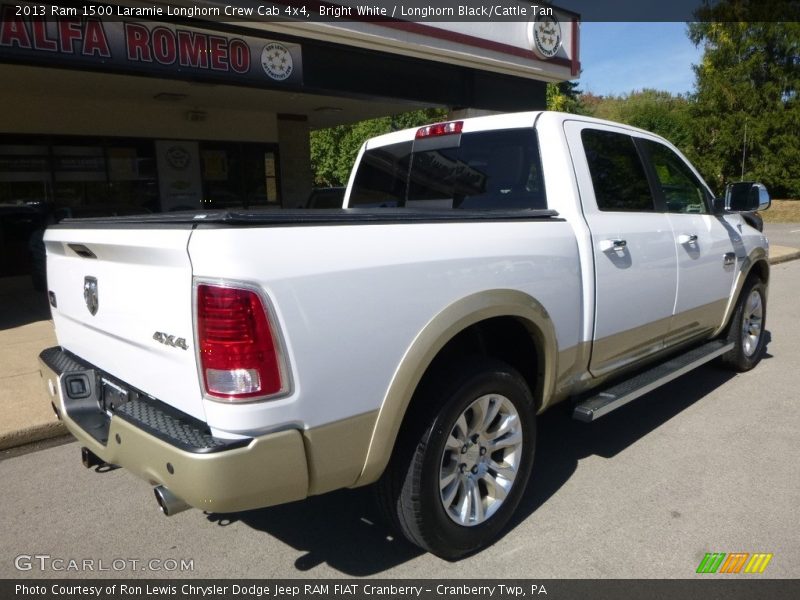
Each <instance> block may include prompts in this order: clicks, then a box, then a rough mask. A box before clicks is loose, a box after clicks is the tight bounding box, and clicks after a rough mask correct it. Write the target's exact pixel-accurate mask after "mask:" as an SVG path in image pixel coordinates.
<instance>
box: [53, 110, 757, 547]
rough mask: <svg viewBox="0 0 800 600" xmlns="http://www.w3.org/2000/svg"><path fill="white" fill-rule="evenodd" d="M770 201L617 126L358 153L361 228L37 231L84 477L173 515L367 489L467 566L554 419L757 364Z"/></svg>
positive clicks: (424, 136)
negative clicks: (758, 225) (696, 373)
mask: <svg viewBox="0 0 800 600" xmlns="http://www.w3.org/2000/svg"><path fill="white" fill-rule="evenodd" d="M768 205H769V197H768V195H767V193H766V190H765V189H764V188H763V186H760V185H759V184H750V183H743V184H735V185H733V186H729V188H728V190H727V193H726V196H725V198H715V197H714V195H713V194H712V193H711V191H710V190H709V188H708V186H707V185H706V184H705V183H704V182H703V180H702V178H701V177H700V176H699V175H698V173H697V171H696V170H695V169H694V168H693V167H692V166H691V164H690V163H689V162H688V161H687V160H686V159H685V158H684V157H683V156H682V155H681V153H680V152H678V151H677V150H676V149H675V148H674V147H673V146H672V145H670V144H669V143H668V142H666V141H665V140H663V139H661V138H659V137H658V136H655V135H652V134H650V133H647V132H645V131H641V130H638V129H634V128H631V127H627V126H623V125H618V124H614V123H609V122H605V121H599V120H594V119H590V118H584V117H578V116H574V115H565V114H559V113H548V112H530V113H520V114H509V115H498V116H489V117H481V118H475V119H465V120H463V121H453V122H448V123H438V124H434V125H430V126H427V127H423V128H420V129H418V130H408V131H399V132H396V133H391V134H388V135H385V136H382V137H378V138H375V139H371V140H369V141H367V142H366V144H364V146H363V148H362V150H361V152H360V154H359V157H358V161H357V163H356V165H355V168H354V170H353V173H352V175H351V178H350V182H349V185H348V187H347V192H346V195H345V207H346V208H345V209H334V210H330V211H308V210H307V211H299V210H298V211H256V210H254V211H240V212H236V211H227V212H207V213H202V214H196V213H194V214H187V213H173V214H159V215H148V216H142V217H121V218H113V219H87V220H73V221H65V222H64V223H62V224H61V225H58V226H55V227H51V228H50V229H48V230H47V233H46V235H45V244H46V249H47V278H48V282H49V296H50V304H51V306H52V314H53V320H54V323H55V328H56V333H57V336H58V342H59V344H60V346H58V347H55V348H51V349H48V350H45V351H44V352H43V353H42V355H41V365H42V376H43V379H44V382H45V384H46V387H47V389H48V393H49V396H50V399H51V401H52V403H53V407H54V409H55V411H56V413H57V414H58V416H59V417H60V418H61V419H63V421H64V423H65V424H66V426H67V428H68V429H69V430H70V431H71V432H72V434H73V435H74V436H75V437H76V438H77V439H78V440H79V441H80V443H81V445H82V447H83V461H84V464H85V465H86V466H95V465H101V464H113V465H119V466H121V467H124V468H126V469H128V470H130V471H131V472H133V473H135V474H136V475H138V476H139V477H141V478H143V479H145V480H146V481H148V482H149V483H150V484H151V485H153V486H155V493H156V498H157V499H158V502H159V505H160V506H161V508H162V510H163V512H164V513H166V514H167V515H170V514H174V513H176V512H178V511H180V510H183V509H185V508H188V507H190V506H191V507H196V508H200V509H203V510H206V511H215V512H233V511H241V510H246V509H252V508H256V507H264V506H269V505H274V504H278V503H283V502H289V501H293V500H299V499H302V498H306V497H307V496H310V495H313V494H321V493H324V492H328V491H330V490H334V489H337V488H346V487H357V486H364V485H367V484H375V483H377V486H376V489H377V490H378V492H379V493H378V497H379V499H380V501H381V504H382V505H383V506H384V508H385V509H386V512H387V514H388V515H389V518H390V520H391V521H392V522H393V524H394V525H395V526H396V527H397V528H398V529H399V530H400V532H402V533H403V534H404V535H405V536H406V537H407V538H408V539H409V540H410V541H412V542H414V543H416V544H418V545H419V546H421V547H423V548H425V549H428V550H430V551H431V552H434V553H436V554H437V555H439V556H442V557H446V558H450V559H453V558H458V557H461V556H464V555H466V554H468V553H471V552H474V551H476V550H478V549H480V548H482V547H484V546H486V545H487V544H489V543H491V542H492V541H493V540H494V539H496V538H497V536H498V535H499V534H500V532H501V530H502V529H503V528H504V526H505V525H506V524H507V523H508V521H509V518H510V516H511V515H512V513H513V511H514V510H515V508H516V507H517V505H518V503H519V501H520V498H521V496H522V494H523V492H524V491H525V487H526V485H527V483H528V476H529V473H530V471H531V466H532V464H533V456H534V447H535V444H536V429H535V420H536V415H538V414H540V413H541V412H542V411H544V410H546V409H548V408H550V407H551V406H553V405H554V404H556V403H558V402H561V401H565V400H569V401H571V402H572V403H573V404H574V408H573V410H574V413H573V414H574V416H575V418H578V419H581V420H584V421H591V420H593V419H596V418H598V417H600V416H602V415H603V414H605V413H607V412H609V411H611V410H614V409H616V408H618V407H619V406H622V405H624V404H625V403H627V402H629V401H631V400H633V399H634V398H636V397H638V396H641V395H643V394H645V393H646V392H647V391H649V390H651V389H653V388H654V387H656V386H658V385H660V384H662V383H664V382H666V381H669V380H671V379H673V378H675V377H677V376H679V375H680V374H682V373H685V372H687V371H688V370H690V369H692V368H695V367H697V366H699V365H701V364H703V363H705V362H708V361H710V360H711V359H714V358H716V357H719V358H720V360H721V361H722V362H724V363H725V364H727V365H729V366H731V367H733V368H735V369H737V370H747V369H750V368H752V367H754V366H755V365H756V364H757V363H758V361H759V359H760V358H761V356H762V353H763V350H764V345H765V341H766V332H765V330H764V324H765V316H766V301H767V285H768V282H769V266H768V260H767V257H768V245H767V240H766V238H765V237H764V235H762V234H761V232H760V231H758V230H757V229H755V228H753V227H752V226H751V225H749V224H748V219H747V218H746V217H747V214H746V212H745V211H751V210H755V209H764V208H766V207H767V206H768ZM534 481H535V478H534ZM534 485H535V483H534Z"/></svg>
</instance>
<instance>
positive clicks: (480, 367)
mask: <svg viewBox="0 0 800 600" xmlns="http://www.w3.org/2000/svg"><path fill="white" fill-rule="evenodd" d="M415 405H416V406H422V407H424V408H423V410H422V411H420V412H419V413H418V415H415V416H416V417H417V422H416V423H414V424H411V426H410V427H409V428H408V429H407V431H405V432H404V436H403V438H402V439H401V440H399V442H398V444H399V445H398V448H397V449H396V451H395V454H394V456H393V457H392V461H391V462H390V464H389V467H388V468H387V472H386V473H385V474H384V476H383V478H382V480H381V482H379V491H380V493H381V498H382V500H383V506H384V509H385V510H387V511H388V512H389V517H390V520H391V521H392V522H393V523H394V524H395V525H396V526H397V528H398V529H399V530H400V532H401V533H402V534H403V535H404V536H405V537H406V538H407V539H409V540H410V541H411V542H413V543H415V544H417V545H418V546H420V547H422V548H424V549H426V550H428V551H430V552H432V553H434V554H436V555H438V556H440V557H442V558H446V559H451V560H452V559H457V558H460V557H462V556H464V555H466V554H469V553H472V552H474V551H476V550H479V549H481V548H483V547H485V546H487V545H489V544H490V543H492V542H493V541H494V540H495V539H496V538H497V537H498V536H499V534H500V532H501V530H502V529H503V527H504V526H505V525H506V524H507V523H508V521H509V519H510V518H511V516H512V515H513V513H514V510H515V509H516V508H517V505H518V504H519V502H520V499H521V497H522V494H523V492H524V490H525V486H526V484H527V482H528V476H529V474H530V470H531V466H532V463H533V455H534V445H535V439H536V429H535V411H534V402H533V398H532V396H531V393H530V390H529V388H528V385H527V384H526V382H525V380H524V379H523V378H522V376H521V375H520V374H519V373H517V372H516V371H515V370H514V369H513V368H511V367H510V366H508V365H506V364H505V363H502V362H500V361H495V360H490V359H481V360H476V361H473V362H471V363H470V364H463V365H461V366H460V368H459V369H458V370H457V371H454V370H450V371H449V372H447V373H443V374H442V375H440V376H439V377H437V378H436V379H435V380H434V381H433V382H432V384H430V385H427V386H425V388H424V389H423V391H422V392H421V397H419V398H416V399H415ZM415 425H416V426H415Z"/></svg>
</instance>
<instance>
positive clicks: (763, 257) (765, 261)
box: [712, 246, 769, 337]
mask: <svg viewBox="0 0 800 600" xmlns="http://www.w3.org/2000/svg"><path fill="white" fill-rule="evenodd" d="M757 265H763V266H764V267H765V268H766V271H767V274H769V256H768V255H767V251H766V249H764V248H762V247H760V246H759V247H757V248H754V249H753V251H752V252H750V254H749V255H748V256H747V257H746V258H745V259H744V260H743V261H742V266H741V267H740V268H739V272H738V273H737V274H736V280H735V281H734V284H733V292H732V293H731V295H730V298H728V305H727V306H726V307H725V313H724V316H723V318H722V323H720V326H719V327H718V328H717V329H716V331H714V335H713V336H712V337H717V336H718V335H720V334H721V333H722V332H723V331H725V328H726V327H727V326H728V323H729V322H730V319H731V317H732V316H733V311H734V309H735V308H736V302H737V301H738V299H739V294H741V293H742V288H743V287H744V282H745V281H747V278H748V277H749V276H750V273H752V272H753V269H754V268H755V267H756V266H757Z"/></svg>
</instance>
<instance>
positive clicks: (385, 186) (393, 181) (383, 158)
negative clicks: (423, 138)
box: [349, 142, 411, 206]
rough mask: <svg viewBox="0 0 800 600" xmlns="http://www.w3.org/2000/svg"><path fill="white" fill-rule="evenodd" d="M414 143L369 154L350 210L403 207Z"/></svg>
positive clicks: (361, 165)
mask: <svg viewBox="0 0 800 600" xmlns="http://www.w3.org/2000/svg"><path fill="white" fill-rule="evenodd" d="M410 161H411V142H403V143H401V144H390V145H388V146H381V147H380V148H375V149H373V150H367V151H366V152H364V155H363V156H362V157H361V162H360V163H359V164H358V172H357V173H356V179H355V181H354V182H353V190H352V192H351V193H350V204H349V206H403V205H404V203H405V200H406V186H407V185H408V165H409V162H410Z"/></svg>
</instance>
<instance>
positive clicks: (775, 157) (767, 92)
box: [689, 0, 800, 197]
mask: <svg viewBox="0 0 800 600" xmlns="http://www.w3.org/2000/svg"><path fill="white" fill-rule="evenodd" d="M780 4H781V3H780V2H770V1H767V2H766V5H769V6H770V7H771V8H772V9H775V10H778V9H776V6H777V5H780ZM755 6H756V3H754V2H750V1H749V0H729V1H724V2H719V3H716V4H714V5H713V6H711V5H707V6H706V7H705V8H704V9H703V10H702V11H700V12H699V13H698V17H700V18H701V19H704V20H703V21H700V22H696V23H690V24H689V38H690V39H691V40H692V42H693V43H694V44H695V45H697V46H702V47H703V50H704V53H703V58H702V61H701V62H700V64H699V65H696V66H695V67H694V68H695V75H696V92H695V96H694V102H693V103H692V104H691V108H690V113H691V119H692V120H691V123H692V128H691V131H692V144H691V145H692V148H693V152H692V156H691V158H692V159H693V160H694V162H695V164H697V166H698V168H699V169H700V170H701V171H702V172H703V173H704V175H705V176H706V178H707V180H708V181H709V183H712V184H716V185H717V186H718V187H719V188H720V189H721V188H722V186H723V185H724V184H725V183H727V182H729V181H738V180H739V178H740V177H742V170H744V173H743V176H744V179H745V180H759V181H762V182H764V183H765V184H766V185H767V186H768V187H769V188H770V191H771V193H772V195H773V196H774V197H800V144H798V140H800V101H799V100H798V89H799V88H800V23H799V22H797V20H795V21H794V22H749V21H745V20H742V19H743V18H747V17H748V16H752V11H753V10H755V9H754V7H755ZM775 14H780V13H775ZM773 18H775V17H774V15H773ZM745 136H746V138H745ZM745 139H746V141H745ZM743 164H744V166H743Z"/></svg>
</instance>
